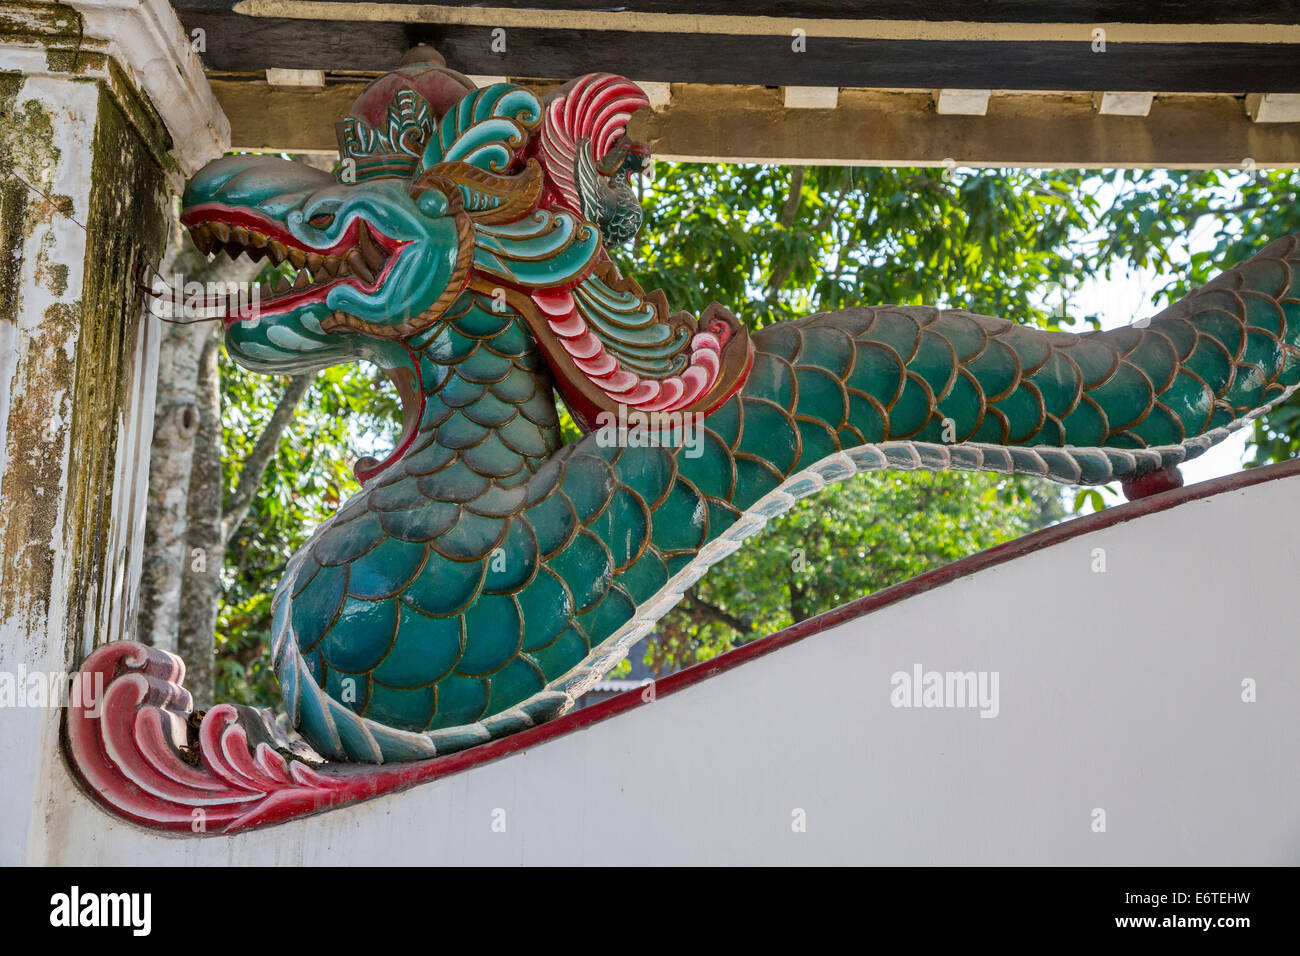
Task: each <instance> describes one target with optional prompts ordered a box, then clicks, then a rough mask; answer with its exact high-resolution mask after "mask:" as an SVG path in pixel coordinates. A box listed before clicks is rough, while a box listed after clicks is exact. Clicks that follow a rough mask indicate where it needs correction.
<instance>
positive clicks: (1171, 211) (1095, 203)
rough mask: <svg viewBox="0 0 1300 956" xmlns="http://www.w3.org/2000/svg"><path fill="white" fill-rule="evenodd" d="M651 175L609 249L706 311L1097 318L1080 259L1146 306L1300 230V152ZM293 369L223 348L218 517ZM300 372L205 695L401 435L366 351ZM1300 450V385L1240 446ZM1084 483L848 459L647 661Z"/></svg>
mask: <svg viewBox="0 0 1300 956" xmlns="http://www.w3.org/2000/svg"><path fill="white" fill-rule="evenodd" d="M655 171H656V178H655V179H654V180H653V182H651V183H649V184H646V185H645V186H644V206H645V210H646V222H645V226H644V228H643V229H642V231H641V234H640V236H639V237H638V239H637V240H636V242H635V244H634V246H633V247H632V248H629V249H620V250H614V255H615V257H616V259H617V260H618V264H619V266H620V268H621V269H622V270H623V271H624V273H625V274H628V275H632V276H634V277H635V278H637V280H638V281H639V282H641V284H642V285H643V286H644V287H645V288H647V289H652V288H661V289H663V290H664V291H665V292H666V293H667V295H668V300H669V302H670V303H671V304H672V306H673V307H674V308H683V309H689V310H691V311H693V312H698V311H700V310H701V309H702V308H703V307H704V306H706V305H707V304H708V303H709V302H710V301H713V300H715V299H716V300H717V301H719V302H721V303H723V304H725V305H727V306H728V307H730V308H732V309H733V310H734V311H735V312H736V313H737V314H738V315H740V316H742V318H743V319H744V320H745V321H746V322H747V323H748V324H749V325H750V327H751V328H753V329H757V328H761V327H762V326H764V325H766V324H768V323H770V322H774V321H782V320H786V319H791V318H797V317H799V316H802V315H807V314H811V313H814V312H819V311H829V310H833V309H837V308H842V307H845V306H850V305H858V304H866V305H871V304H880V303H899V304H931V305H938V306H943V307H951V308H964V309H968V310H970V311H975V312H982V313H985V314H990V315H1000V316H1004V317H1006V318H1009V319H1013V320H1015V321H1019V322H1024V323H1026V324H1031V325H1039V326H1044V327H1059V326H1060V325H1061V323H1062V322H1065V323H1067V324H1069V323H1071V322H1074V323H1076V324H1074V325H1070V326H1069V327H1071V328H1079V327H1080V326H1081V325H1082V327H1088V326H1091V327H1098V326H1099V322H1100V317H1099V316H1097V315H1073V314H1069V313H1068V308H1067V309H1062V308H1061V304H1062V302H1065V301H1068V300H1069V298H1070V297H1071V295H1072V294H1073V293H1074V292H1076V291H1077V290H1078V288H1079V286H1080V284H1081V283H1082V282H1083V281H1084V280H1086V279H1088V278H1089V277H1094V276H1101V277H1111V276H1116V275H1122V274H1124V273H1125V272H1126V271H1128V270H1135V269H1147V270H1150V269H1154V270H1156V271H1157V272H1158V273H1159V274H1160V275H1161V276H1163V277H1165V279H1166V285H1165V286H1164V287H1163V288H1161V289H1160V290H1159V293H1158V296H1157V301H1156V302H1155V303H1153V308H1152V309H1151V311H1152V312H1154V311H1156V310H1158V309H1159V308H1162V307H1163V306H1164V305H1167V304H1168V303H1169V302H1172V301H1173V300H1175V299H1176V298H1177V297H1178V296H1179V295H1181V294H1182V293H1183V292H1185V291H1187V290H1188V289H1190V288H1192V287H1194V286H1196V285H1198V284H1200V283H1202V282H1204V281H1206V280H1207V279H1209V278H1210V277H1211V276H1212V275H1213V274H1214V273H1215V272H1216V271H1218V270H1219V269H1220V268H1222V267H1223V266H1226V265H1231V264H1233V263H1235V262H1237V261H1240V260H1241V259H1244V258H1246V257H1248V256H1249V255H1251V254H1253V253H1254V252H1255V251H1257V250H1258V249H1259V248H1260V247H1262V246H1263V245H1264V244H1265V242H1266V241H1268V240H1270V239H1273V238H1277V237H1279V236H1284V235H1287V234H1290V233H1293V232H1297V231H1300V204H1298V203H1297V191H1298V187H1300V173H1296V172H1294V171H1282V172H1270V173H1262V172H1261V173H1254V174H1243V173H1240V172H1237V173H1233V172H1225V171H1196V172H1178V171H1119V172H1106V173H1099V172H1095V171H1081V170H944V169H937V170H936V169H901V168H851V167H824V168H823V167H808V168H804V167H782V166H729V165H718V164H713V165H701V164H671V163H658V164H657V165H656V167H655ZM1198 230H1199V233H1198V234H1199V235H1200V239H1199V240H1198V242H1199V245H1198V243H1197V242H1193V241H1192V238H1193V234H1194V233H1197V232H1198ZM1138 317H1139V316H1111V317H1109V318H1110V319H1111V320H1112V321H1114V320H1116V319H1118V320H1120V321H1123V322H1127V321H1131V320H1132V319H1135V318H1138ZM292 385H293V380H291V379H278V380H277V379H273V378H267V377H264V376H258V375H251V374H248V373H245V372H243V371H240V370H238V369H235V368H234V367H233V366H232V365H231V363H230V362H229V361H228V360H227V359H225V357H224V356H223V357H222V366H221V387H222V390H223V395H224V405H223V412H222V429H221V432H222V441H223V443H224V445H223V447H224V452H223V463H224V464H223V477H224V483H225V488H224V498H223V501H224V511H225V513H226V515H227V518H228V519H229V515H230V514H231V513H237V512H238V508H236V509H234V512H232V510H231V505H232V504H236V505H237V504H239V501H238V500H237V499H238V497H239V495H240V492H239V489H240V481H241V476H245V480H244V489H245V491H247V490H248V484H249V482H248V480H247V475H248V474H250V472H249V470H248V469H247V468H246V467H245V464H246V462H249V461H250V460H252V459H254V458H255V455H254V452H255V451H256V450H257V449H256V444H257V440H258V437H259V436H260V435H263V434H266V433H267V429H268V425H269V424H270V423H271V422H272V421H273V419H274V416H275V410H276V407H277V405H281V404H283V403H284V402H285V401H286V400H287V399H288V398H292V397H293V390H292V388H291V386H292ZM301 391H302V397H301V401H298V400H296V399H295V401H294V405H295V406H296V409H295V410H294V413H293V415H292V416H291V418H290V419H289V420H288V421H287V422H286V423H285V426H284V428H283V431H282V432H280V433H279V436H278V438H277V439H276V441H275V443H274V444H275V448H274V453H273V454H271V455H269V456H267V461H266V467H265V473H264V474H263V475H262V476H261V478H260V480H259V481H257V482H256V483H255V490H254V491H252V492H251V494H249V495H248V506H247V511H246V512H245V513H244V514H243V516H242V517H241V518H239V520H238V521H237V522H236V524H235V527H233V528H228V529H226V530H228V531H229V536H228V537H229V544H228V547H227V550H226V555H225V562H224V568H223V572H222V581H223V584H224V597H223V599H222V605H221V609H220V617H219V621H218V628H217V657H218V666H217V698H218V699H224V700H234V701H239V702H247V703H261V704H270V703H272V702H274V701H275V699H276V697H277V695H276V691H275V686H274V678H273V676H272V675H271V674H270V666H269V660H268V654H267V649H266V646H265V639H266V635H267V633H268V631H269V625H270V596H271V593H272V591H273V589H274V587H275V584H276V583H277V582H278V580H279V578H280V575H281V574H282V572H283V568H284V563H285V561H286V560H287V558H288V557H289V555H290V554H292V553H293V552H294V551H295V550H296V549H297V548H298V547H300V546H301V545H302V544H303V542H304V541H305V540H306V538H307V537H308V535H309V534H310V533H311V531H312V529H313V528H314V527H315V526H316V524H318V523H319V522H320V521H321V520H323V519H324V518H325V517H327V516H328V515H329V514H330V513H331V512H332V511H333V510H334V508H335V507H336V506H337V504H338V503H339V502H341V501H343V500H346V499H347V498H348V497H349V496H350V495H352V494H355V493H356V492H357V491H358V490H359V486H358V484H357V482H356V480H355V479H354V478H353V477H352V474H351V468H350V466H351V462H352V461H354V460H355V458H356V457H358V455H360V454H366V453H371V452H373V451H374V449H375V448H377V447H383V446H384V445H385V444H389V445H391V441H392V436H393V435H394V434H396V431H397V428H398V422H397V410H396V404H395V402H394V400H393V397H392V395H391V392H390V391H389V389H388V386H387V384H386V382H384V381H383V380H382V377H381V376H377V375H376V373H375V371H374V370H373V369H370V368H368V367H362V366H350V367H343V368H335V369H330V370H328V371H326V372H323V373H321V374H320V375H318V376H316V377H315V379H314V381H312V382H310V383H305V382H304V383H302V385H301ZM575 433H576V432H575V430H574V429H572V426H571V424H570V428H569V436H570V437H573V435H574V434H575ZM1297 445H1300V402H1292V403H1289V404H1288V406H1285V407H1283V408H1280V409H1278V410H1276V411H1274V412H1273V413H1271V414H1270V415H1269V416H1267V417H1266V418H1265V419H1264V420H1263V421H1261V422H1260V423H1259V424H1258V425H1257V426H1256V432H1255V458H1254V462H1253V463H1255V464H1263V463H1266V462H1268V461H1273V460H1278V459H1282V458H1289V457H1292V456H1293V455H1294V454H1295V453H1296V451H1297ZM1075 498H1076V496H1075V494H1074V492H1073V491H1072V490H1067V492H1066V494H1065V495H1064V496H1063V495H1062V489H1061V488H1060V487H1059V486H1056V485H1051V484H1048V483H1046V482H1042V481H1038V480H1034V479H1028V478H1006V477H1005V476H995V475H966V474H958V473H950V474H938V475H932V474H928V473H888V474H880V475H867V476H860V477H858V478H856V479H853V480H851V481H849V482H846V483H844V484H842V485H840V486H837V487H835V488H832V489H828V490H827V491H825V492H823V493H821V494H820V495H818V496H816V497H815V498H814V499H812V500H810V501H807V502H804V503H801V504H800V505H799V506H797V507H796V508H795V509H794V510H793V511H792V512H791V513H790V514H788V515H786V516H785V517H784V518H782V519H780V520H778V521H775V522H773V523H772V524H771V525H769V527H768V530H767V531H766V532H764V533H763V534H761V535H758V536H756V537H755V538H752V539H750V541H749V542H748V543H747V544H746V545H745V546H744V547H743V548H742V549H741V550H740V551H739V552H737V553H736V554H735V555H733V556H732V557H731V558H729V559H728V560H727V561H725V562H724V563H723V564H721V565H720V566H718V567H715V568H714V569H713V570H712V571H710V573H709V574H708V575H707V576H706V577H705V578H704V579H703V580H702V581H701V582H700V583H699V584H698V585H697V586H696V587H695V588H694V589H692V591H691V593H690V594H689V596H688V597H687V599H686V600H685V601H684V602H683V604H682V605H681V606H680V607H678V608H677V609H676V610H674V611H673V612H672V613H671V614H670V615H669V617H668V618H666V619H665V620H664V621H663V622H662V624H661V626H660V627H659V628H658V629H657V631H656V632H655V634H654V635H652V636H651V637H650V638H649V639H647V642H646V644H645V645H644V653H645V656H646V661H647V663H649V664H650V666H651V667H653V668H654V670H655V671H656V672H657V673H667V672H670V671H672V670H675V669H678V668H680V667H682V666H686V665H689V664H691V663H694V662H696V661H700V660H705V659H708V658H709V657H712V656H714V655H716V654H718V653H721V652H722V651H725V650H726V649H728V648H730V647H733V646H736V645H737V644H739V643H744V642H746V641H750V640H754V639H756V638H758V637H761V636H763V635H765V634H770V633H772V632H773V631H775V630H778V629H780V628H781V627H784V626H787V625H789V624H791V623H793V622H795V621H798V620H802V619H804V618H807V617H809V616H812V615H814V614H817V613H820V612H821V611H824V610H828V609H829V608H831V607H834V606H836V605H838V604H841V603H844V602H845V601H848V600H851V599H853V598H856V597H860V596H861V595H863V594H867V593H870V592H872V591H875V590H879V589H881V588H884V587H888V586H889V585H891V584H895V583H898V582H900V581H902V580H906V579H907V578H910V577H913V576H915V575H916V574H919V573H921V572H924V571H926V570H929V569H931V568H934V567H939V566H941V565H944V564H947V563H949V562H951V561H953V560H956V559H957V558H960V557H962V556H964V555H966V554H970V553H973V552H975V551H979V550H982V549H984V548H987V547H990V546H992V545H994V544H998V543H1000V542H1002V541H1006V540H1009V539H1011V538H1014V537H1017V536H1019V535H1021V534H1024V533H1026V532H1028V531H1031V530H1034V529H1035V528H1039V527H1043V526H1045V525H1047V524H1050V523H1052V522H1054V521H1057V520H1059V519H1061V518H1062V517H1064V515H1065V513H1066V507H1065V505H1064V504H1063V501H1065V502H1073V501H1075ZM1081 500H1088V501H1090V500H1091V499H1090V498H1087V497H1086V496H1085V498H1083V499H1081ZM226 523H227V524H229V523H230V521H229V520H227V522H226ZM633 653H634V654H636V653H640V651H639V650H637V651H634V652H633Z"/></svg>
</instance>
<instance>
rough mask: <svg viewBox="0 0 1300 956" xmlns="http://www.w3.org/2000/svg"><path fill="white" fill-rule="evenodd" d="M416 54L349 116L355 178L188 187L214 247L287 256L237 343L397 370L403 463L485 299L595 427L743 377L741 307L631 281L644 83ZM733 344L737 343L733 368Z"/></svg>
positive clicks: (206, 243)
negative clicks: (532, 80) (514, 319)
mask: <svg viewBox="0 0 1300 956" xmlns="http://www.w3.org/2000/svg"><path fill="white" fill-rule="evenodd" d="M413 53H415V54H416V55H415V56H411V55H408V59H407V60H406V61H404V63H403V66H402V67H400V68H399V69H398V70H395V71H393V72H392V73H388V74H385V75H384V76H383V77H380V78H379V79H377V80H375V81H374V82H373V83H371V84H370V85H369V86H367V88H366V90H365V91H364V92H363V93H362V95H361V97H360V98H359V99H358V100H357V102H356V104H355V105H354V106H353V109H352V112H351V113H350V114H349V115H348V117H347V118H346V119H345V120H344V122H343V123H342V124H340V126H339V145H340V156H341V163H340V167H339V169H338V171H337V173H335V174H331V173H328V172H325V171H323V170H319V169H315V168H312V167H309V166H306V165H303V164H299V163H295V162H291V161H289V160H286V159H279V158H275V157H269V156H259V155H245V156H228V157H225V158H223V159H219V160H216V161H214V162H212V163H210V164H209V165H208V166H206V167H204V168H203V169H202V170H201V171H200V172H199V173H198V174H197V175H196V176H195V177H194V179H193V180H192V181H191V182H190V183H189V185H188V186H187V188H186V190H185V194H184V197H183V211H182V215H181V221H182V222H183V223H184V225H185V226H186V227H188V228H189V230H190V233H191V235H192V236H193V238H194V241H195V243H196V244H197V246H198V248H199V249H200V250H202V251H203V252H205V253H210V254H213V255H216V254H218V253H220V252H223V251H224V252H226V253H227V254H228V255H230V256H231V257H232V258H234V257H237V256H240V255H247V256H249V257H251V258H253V259H254V260H259V259H262V258H268V259H270V261H271V262H272V263H273V264H274V265H275V266H276V267H277V269H276V279H277V281H274V282H273V283H272V284H271V285H270V286H268V287H264V288H262V289H261V290H260V293H259V296H258V301H257V303H256V306H255V308H252V309H250V310H247V312H245V311H244V310H241V312H240V314H239V315H237V316H229V317H228V318H227V320H226V347H227V351H228V352H229V354H230V355H231V357H232V358H234V359H235V360H236V361H237V362H238V363H240V364H241V365H244V366H245V367H247V368H249V369H252V370H254V371H259V372H267V373H295V374H296V373H301V372H308V371H313V370H316V369H320V368H324V367H327V366H330V365H335V364H340V363H343V362H349V361H354V360H356V359H365V360H368V361H371V362H373V363H374V364H376V365H378V366H379V367H380V368H382V369H384V371H385V372H387V373H388V376H389V378H390V379H392V380H393V382H394V383H395V384H396V386H397V388H398V393H399V395H400V396H401V398H402V400H403V405H404V412H405V414H404V418H405V424H406V427H405V429H404V432H403V438H401V439H399V442H398V447H397V448H396V449H395V450H394V453H393V456H391V457H390V458H389V459H388V461H391V460H393V458H394V457H396V456H400V455H401V454H402V452H403V450H404V448H405V447H406V445H407V444H408V443H409V441H410V439H411V438H412V437H413V434H414V428H415V424H416V422H417V421H418V420H419V418H420V416H421V412H422V410H423V408H424V389H423V387H422V383H421V380H420V376H421V374H422V372H421V365H420V363H419V361H418V358H417V354H416V353H417V352H418V350H419V349H420V348H422V347H425V346H427V345H428V343H429V341H431V340H430V336H429V335H427V334H426V333H427V332H429V331H430V330H433V329H436V327H438V326H439V325H440V324H441V323H443V322H444V321H445V320H446V317H447V316H448V315H459V314H461V313H463V312H464V311H465V309H466V308H468V305H467V304H465V299H464V297H465V296H467V295H472V294H478V295H486V296H491V297H493V298H494V299H496V298H499V295H500V294H504V296H505V298H506V299H507V301H508V303H509V305H510V306H511V307H512V308H513V309H514V310H515V312H517V313H518V314H519V315H520V316H521V317H522V319H523V321H524V322H525V323H526V324H527V326H528V328H529V330H530V331H531V332H532V334H533V336H534V338H535V339H536V340H537V343H538V344H539V345H540V348H541V350H542V352H543V354H544V355H545V357H546V359H547V361H548V362H549V363H550V365H551V368H552V371H554V372H555V377H556V380H557V384H558V385H559V387H560V390H561V392H562V393H563V394H564V395H565V399H566V401H570V399H572V400H573V401H574V402H575V403H576V407H575V405H574V404H571V408H573V409H574V411H575V417H577V416H579V415H581V416H582V417H581V420H582V421H588V420H590V417H591V416H590V414H588V412H592V413H594V412H595V411H596V410H598V409H602V408H604V409H609V408H614V407H617V406H618V405H620V404H622V403H623V402H625V401H626V402H627V403H629V404H640V405H645V406H647V407H652V406H653V407H655V408H659V409H675V408H677V406H678V405H680V406H681V408H682V409H687V408H692V409H693V408H696V407H697V406H699V407H702V408H705V409H706V410H707V408H709V407H713V406H714V405H716V402H717V401H718V400H720V397H725V394H729V393H728V392H727V391H726V389H729V388H734V387H737V382H738V381H739V375H740V374H741V373H742V372H743V371H744V370H745V368H747V364H746V363H747V361H748V355H749V352H748V351H747V350H748V348H749V347H748V345H747V344H745V341H746V340H745V339H744V335H743V333H742V330H741V329H740V327H739V326H738V324H737V323H736V322H735V321H734V317H732V318H731V319H730V320H728V321H726V322H722V323H721V325H718V323H717V321H716V320H715V319H713V318H711V319H710V323H711V324H710V325H709V328H710V329H711V330H712V331H706V330H704V329H697V326H696V322H695V319H694V318H693V317H690V316H687V315H686V314H685V313H679V314H677V315H674V316H669V315H668V313H667V307H666V303H665V302H664V301H663V296H662V295H661V294H657V293H656V294H652V295H650V296H646V295H645V294H644V293H643V292H641V290H640V289H639V287H637V286H636V285H635V283H631V282H630V280H623V279H621V277H619V276H617V270H614V268H613V264H612V262H610V261H609V258H608V255H607V253H606V252H605V248H604V245H603V242H604V241H607V240H608V239H610V238H611V237H612V238H614V239H616V240H624V239H628V238H631V237H632V236H634V235H635V234H636V230H637V228H638V227H639V225H640V204H639V202H638V201H637V198H636V195H635V192H634V190H633V189H632V186H631V181H630V177H631V175H632V174H633V173H634V172H635V171H637V170H639V169H640V168H641V166H642V164H643V162H644V159H645V156H646V151H645V150H644V149H643V148H642V147H640V146H639V145H637V144H635V143H632V142H631V141H630V140H629V139H628V138H627V134H626V124H627V120H628V118H629V116H630V115H631V113H632V112H633V111H635V110H636V109H639V108H641V107H642V106H645V105H646V104H647V102H648V101H647V99H646V97H645V94H644V93H642V92H641V91H640V89H639V88H637V87H636V86H635V84H632V83H630V82H629V81H628V80H625V79H623V78H622V77H616V76H613V75H610V74H591V75H589V76H587V77H583V78H581V79H580V80H577V81H574V83H571V84H568V85H566V86H564V87H561V88H560V89H559V90H557V91H556V92H555V93H553V94H552V95H551V96H549V97H548V98H547V100H546V102H545V104H544V103H543V102H542V101H541V100H539V99H538V98H537V97H536V96H535V95H534V94H533V93H532V92H530V91H528V90H526V89H524V88H522V87H519V86H516V85H514V84H510V83H497V84H493V85H491V86H487V87H484V88H481V89H479V88H476V87H475V86H474V84H473V83H472V82H470V81H469V80H468V79H467V78H465V77H464V76H461V75H460V74H459V73H455V72H454V71H451V70H448V69H447V68H446V67H445V66H444V65H443V64H442V62H441V60H440V58H436V57H433V56H429V55H421V52H420V49H419V48H417V51H413ZM715 325H716V326H717V327H716V328H714V326H715ZM697 333H699V334H698V335H697ZM700 335H702V336H703V337H702V338H701V337H700ZM729 341H730V342H731V345H730V346H729V348H728V350H729V351H730V352H731V353H732V354H733V355H734V356H738V357H737V358H734V359H733V360H732V361H730V362H729V363H728V362H721V363H720V362H719V361H717V360H716V355H717V354H718V353H719V350H721V349H722V348H723V346H724V345H726V344H727V343H728V342H729ZM688 366H691V367H694V366H700V367H699V368H696V369H695V370H694V371H690V372H688V371H687V368H688ZM724 367H725V369H726V370H727V371H726V374H723V373H722V372H720V370H721V369H724ZM424 384H428V383H424ZM706 400H707V402H706ZM700 403H705V404H704V405H700ZM384 464H387V462H385V463H384ZM380 467H383V466H382V465H376V466H374V468H373V470H378V468H380ZM367 468H371V466H370V465H369V464H363V465H362V466H361V467H359V468H358V474H359V475H360V476H361V477H362V478H363V479H364V478H365V477H366V474H365V471H366V469H367Z"/></svg>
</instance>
